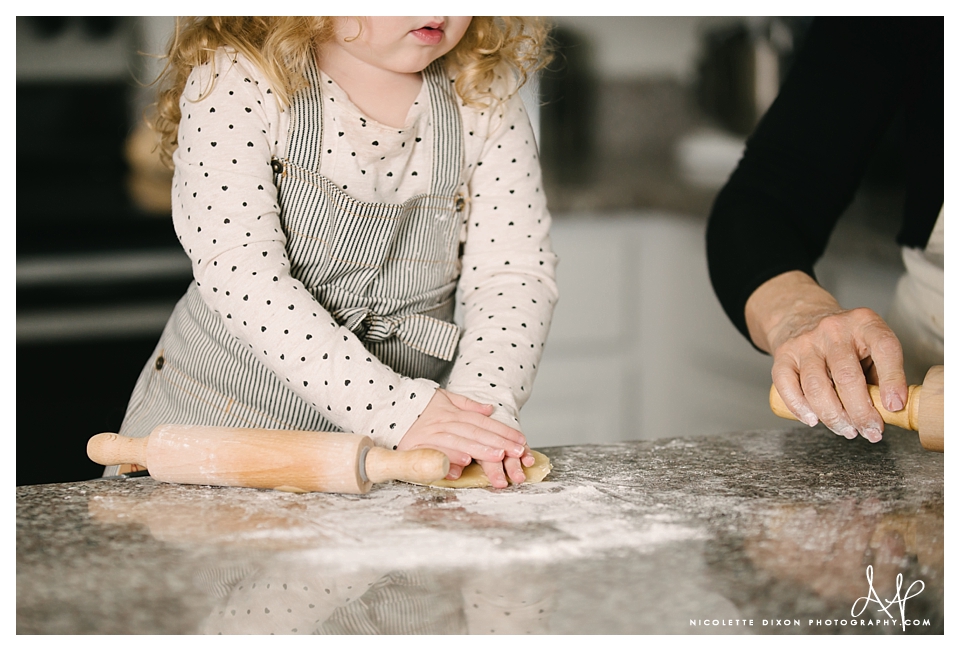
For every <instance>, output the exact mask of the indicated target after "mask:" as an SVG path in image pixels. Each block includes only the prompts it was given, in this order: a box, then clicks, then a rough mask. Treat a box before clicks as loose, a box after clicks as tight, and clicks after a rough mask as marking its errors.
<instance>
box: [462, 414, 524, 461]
mask: <svg viewBox="0 0 960 651" xmlns="http://www.w3.org/2000/svg"><path fill="white" fill-rule="evenodd" d="M456 420H457V421H458V422H461V423H465V424H469V425H472V426H474V427H476V428H477V429H479V430H482V431H485V432H491V433H492V434H495V435H496V436H498V437H500V438H502V439H505V440H506V441H509V442H510V443H512V444H515V445H519V446H521V447H523V446H525V445H526V444H527V439H526V437H525V436H524V435H523V433H522V432H520V431H519V430H515V429H513V428H512V427H510V426H509V425H504V424H503V423H501V422H500V421H498V420H494V419H492V418H489V417H487V416H484V415H482V414H478V413H476V412H472V411H461V412H460V413H459V414H458V415H457V417H456ZM521 453H522V452H517V454H514V455H512V456H517V457H518V456H520V454H521Z"/></svg>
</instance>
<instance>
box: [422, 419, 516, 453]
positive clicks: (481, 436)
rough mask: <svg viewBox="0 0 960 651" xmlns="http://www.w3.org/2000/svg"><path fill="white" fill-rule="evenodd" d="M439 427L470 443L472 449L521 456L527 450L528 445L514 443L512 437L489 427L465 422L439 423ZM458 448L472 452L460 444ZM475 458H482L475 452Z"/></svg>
mask: <svg viewBox="0 0 960 651" xmlns="http://www.w3.org/2000/svg"><path fill="white" fill-rule="evenodd" d="M438 429H439V430H440V431H442V432H444V433H447V434H453V435H455V436H458V437H460V438H461V439H463V440H464V441H467V442H469V443H465V444H466V445H470V450H473V449H478V448H477V447H476V446H480V448H489V449H491V450H499V451H500V452H502V453H503V454H504V455H505V456H508V457H516V458H518V459H519V458H520V457H521V456H523V454H524V452H525V451H526V449H527V448H526V447H525V446H524V445H523V444H521V443H514V442H513V441H511V440H510V439H505V438H503V437H502V436H500V435H499V434H496V433H495V432H492V431H490V430H488V429H484V428H483V427H480V426H478V425H473V424H471V423H463V422H453V423H445V424H443V425H438ZM458 449H462V450H464V451H465V452H470V450H468V449H467V448H461V447H459V446H458ZM472 456H473V457H474V458H475V459H477V458H480V457H477V456H476V455H475V454H473V455H472ZM483 458H484V459H487V460H489V458H488V457H483Z"/></svg>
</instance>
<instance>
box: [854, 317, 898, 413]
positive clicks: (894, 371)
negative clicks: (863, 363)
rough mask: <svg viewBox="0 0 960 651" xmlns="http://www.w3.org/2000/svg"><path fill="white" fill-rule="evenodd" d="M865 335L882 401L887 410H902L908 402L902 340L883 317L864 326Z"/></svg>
mask: <svg viewBox="0 0 960 651" xmlns="http://www.w3.org/2000/svg"><path fill="white" fill-rule="evenodd" d="M863 338H864V343H865V344H866V346H867V348H868V349H869V351H870V359H871V360H872V362H873V368H874V372H875V373H876V376H877V384H878V385H879V387H880V401H881V402H882V403H883V406H884V407H885V408H886V409H887V411H900V410H901V409H903V407H904V406H905V405H906V404H907V377H906V375H905V374H904V372H903V348H902V346H901V345H900V340H899V339H897V335H895V334H894V333H893V330H891V329H890V327H889V326H888V325H887V324H886V323H884V321H883V320H882V319H880V317H877V318H876V320H875V321H872V322H871V323H870V324H869V325H868V326H867V327H865V328H864V332H863Z"/></svg>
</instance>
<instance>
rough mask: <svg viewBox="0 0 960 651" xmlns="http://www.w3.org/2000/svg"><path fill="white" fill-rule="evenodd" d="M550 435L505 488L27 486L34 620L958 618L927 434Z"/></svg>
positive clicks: (200, 629)
mask: <svg viewBox="0 0 960 651" xmlns="http://www.w3.org/2000/svg"><path fill="white" fill-rule="evenodd" d="M543 452H545V453H546V454H547V455H548V456H550V457H551V459H552V462H553V465H554V469H553V472H552V473H551V474H550V475H549V476H548V477H547V480H546V481H544V482H543V483H540V484H528V485H523V486H520V487H512V488H509V489H506V490H502V491H494V490H490V489H470V490H460V491H453V490H448V489H439V488H428V487H421V486H413V485H407V484H401V483H389V484H383V485H378V486H375V487H374V488H373V490H372V491H371V492H370V493H368V494H366V495H333V494H319V493H309V494H291V493H279V492H273V491H260V490H253V489H238V488H216V487H206V486H180V485H172V484H163V483H158V482H156V481H154V480H153V479H150V478H148V477H144V478H135V479H132V478H130V479H124V478H120V479H101V480H94V481H88V482H79V483H70V484H48V485H36V486H22V487H18V488H17V633H20V634H33V633H57V634H77V633H105V634H110V633H123V634H126V633H154V634H156V633H300V634H304V633H376V632H380V633H490V632H494V633H528V632H529V633H611V634H612V633H617V634H648V633H680V634H697V633H711V634H716V633H734V634H750V633H759V634H765V633H814V634H816V633H827V634H900V633H903V632H904V630H906V632H909V633H943V631H944V609H943V603H944V574H943V569H944V562H943V535H944V520H943V502H944V499H943V455H941V454H937V453H932V452H927V451H925V450H923V449H922V448H921V447H920V445H919V443H918V440H917V436H916V434H915V433H910V432H903V431H901V430H897V429H896V428H892V427H891V428H888V434H887V435H886V436H885V438H884V440H883V441H882V442H881V443H879V444H876V445H871V444H869V443H867V442H865V441H863V440H862V439H861V440H857V441H847V440H845V439H842V438H840V437H837V436H834V435H833V434H831V433H829V432H828V431H826V430H824V429H822V428H821V427H818V428H815V429H814V430H808V429H806V428H798V429H784V430H776V431H756V432H740V433H730V434H726V435H718V436H710V437H703V438H690V439H682V438H678V439H665V440H658V441H638V442H625V443H616V444H606V445H581V446H566V447H555V448H546V449H544V450H543ZM898 575H899V576H900V577H902V584H901V587H900V589H899V591H898V589H897V578H898ZM868 577H869V578H868ZM919 582H922V583H919ZM897 594H899V595H900V597H901V599H900V600H899V601H897V600H894V601H893V603H888V600H891V599H895V596H896V595H897ZM867 597H872V598H871V599H866V598H867ZM881 602H882V605H883V606H885V607H886V609H887V612H882V611H880V605H881ZM852 612H853V615H851V613H852ZM904 620H905V621H907V622H908V624H907V625H906V627H905V628H904V624H903V621H904Z"/></svg>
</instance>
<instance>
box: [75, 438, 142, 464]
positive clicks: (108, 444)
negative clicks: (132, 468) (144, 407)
mask: <svg viewBox="0 0 960 651" xmlns="http://www.w3.org/2000/svg"><path fill="white" fill-rule="evenodd" d="M149 440H150V439H149V437H146V436H145V437H143V438H130V437H128V436H120V435H119V434H114V433H112V432H104V433H103V434H97V435H96V436H92V437H91V438H90V440H89V441H87V456H88V457H90V460H91V461H93V462H94V463H99V464H100V465H101V466H117V465H120V464H124V463H133V464H136V465H138V466H144V467H146V466H147V443H148V442H149Z"/></svg>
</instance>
